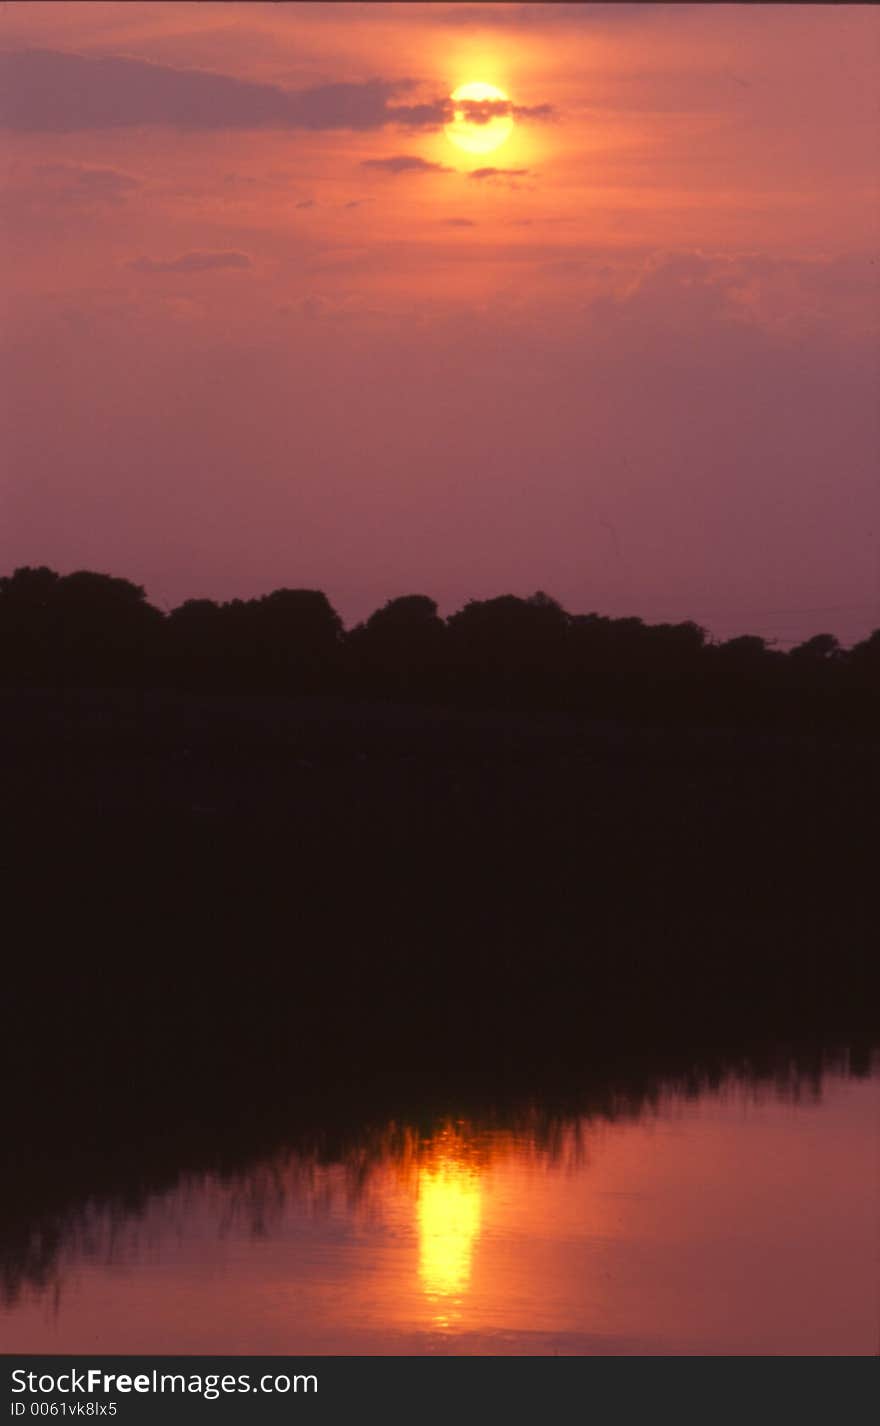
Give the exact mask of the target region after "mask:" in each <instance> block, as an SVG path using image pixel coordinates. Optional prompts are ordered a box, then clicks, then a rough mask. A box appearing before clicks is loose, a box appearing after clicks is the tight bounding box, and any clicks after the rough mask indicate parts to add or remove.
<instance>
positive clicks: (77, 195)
mask: <svg viewBox="0 0 880 1426" xmlns="http://www.w3.org/2000/svg"><path fill="white" fill-rule="evenodd" d="M34 173H35V174H37V175H38V176H39V177H40V178H48V179H51V180H53V181H54V186H55V187H56V188H57V190H58V192H59V194H64V195H66V196H69V197H70V198H72V199H73V200H74V201H77V200H82V201H83V202H93V201H99V202H101V201H103V202H107V203H119V202H121V201H122V200H123V199H124V198H125V196H126V194H128V193H130V192H131V191H132V190H133V189H135V188H139V187H140V183H139V181H138V180H137V179H136V178H132V176H131V174H129V173H120V171H119V170H118V169H115V168H90V167H88V166H87V165H85V164H77V163H41V164H38V165H37V166H36V167H35V169H34Z"/></svg>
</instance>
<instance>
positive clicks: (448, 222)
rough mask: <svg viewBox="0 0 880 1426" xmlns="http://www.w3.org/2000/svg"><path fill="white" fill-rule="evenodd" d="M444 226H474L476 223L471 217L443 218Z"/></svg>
mask: <svg viewBox="0 0 880 1426" xmlns="http://www.w3.org/2000/svg"><path fill="white" fill-rule="evenodd" d="M443 226H444V228H475V227H476V226H477V225H476V223H475V222H474V221H473V220H472V219H471V218H444V219H443Z"/></svg>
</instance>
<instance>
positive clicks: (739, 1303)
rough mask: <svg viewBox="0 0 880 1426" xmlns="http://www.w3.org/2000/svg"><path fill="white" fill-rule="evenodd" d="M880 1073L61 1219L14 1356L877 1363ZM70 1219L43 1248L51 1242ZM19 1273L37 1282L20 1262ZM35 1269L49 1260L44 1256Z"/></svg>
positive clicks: (9, 1328)
mask: <svg viewBox="0 0 880 1426" xmlns="http://www.w3.org/2000/svg"><path fill="white" fill-rule="evenodd" d="M878 1123H880V1073H878V1066H877V1065H876V1063H875V1065H874V1068H873V1072H872V1073H870V1074H869V1075H868V1076H863V1077H861V1078H850V1077H848V1076H847V1075H846V1074H844V1073H840V1072H835V1073H830V1074H826V1075H825V1076H824V1078H823V1080H822V1083H821V1088H820V1087H818V1086H817V1085H816V1084H814V1083H812V1084H800V1083H794V1084H793V1083H788V1084H787V1085H785V1086H777V1087H773V1086H772V1085H771V1086H766V1085H765V1086H763V1087H755V1086H754V1085H749V1084H748V1083H746V1082H744V1081H741V1080H736V1079H734V1078H730V1079H728V1080H727V1081H725V1082H724V1083H722V1084H721V1085H720V1086H717V1087H714V1088H711V1089H710V1088H707V1087H704V1088H703V1089H702V1090H700V1091H699V1092H698V1093H690V1094H688V1093H683V1092H681V1091H679V1090H669V1089H667V1090H665V1091H663V1092H661V1093H660V1094H659V1096H658V1097H657V1098H656V1100H655V1101H654V1102H643V1103H642V1104H641V1105H640V1106H639V1107H638V1109H635V1108H632V1107H631V1108H629V1109H627V1108H626V1107H623V1108H622V1109H620V1110H619V1111H618V1112H611V1113H607V1114H596V1113H593V1114H590V1113H586V1114H570V1115H567V1116H566V1115H561V1116H553V1115H547V1114H542V1113H540V1112H537V1111H530V1112H524V1113H522V1114H521V1115H520V1116H519V1117H518V1118H514V1119H513V1120H512V1121H511V1122H509V1123H498V1122H481V1121H479V1120H478V1119H474V1118H460V1119H453V1118H444V1119H440V1120H438V1121H435V1122H434V1123H433V1124H432V1125H426V1126H422V1127H420V1128H416V1127H414V1126H413V1125H411V1124H401V1123H394V1122H392V1123H390V1124H387V1125H385V1126H384V1127H379V1128H377V1129H375V1130H374V1131H366V1130H365V1131H364V1132H363V1134H362V1135H361V1136H360V1137H359V1138H356V1139H354V1140H352V1141H351V1142H350V1143H349V1144H348V1146H347V1148H346V1149H345V1151H344V1152H341V1153H339V1154H338V1156H335V1157H334V1155H332V1154H331V1155H327V1154H323V1155H322V1153H321V1152H319V1151H312V1150H307V1149H305V1148H303V1147H298V1148H296V1149H288V1150H285V1151H283V1152H279V1153H278V1154H275V1155H274V1156H272V1157H271V1158H269V1159H266V1160H263V1161H261V1162H256V1163H253V1164H251V1165H250V1167H248V1168H247V1169H245V1170H243V1171H241V1172H237V1173H232V1174H226V1175H222V1174H218V1173H203V1174H191V1175H188V1176H185V1177H183V1178H181V1179H180V1180H179V1181H178V1182H177V1183H176V1184H175V1185H174V1186H172V1187H170V1188H169V1190H168V1191H166V1192H152V1193H148V1194H146V1196H145V1197H144V1198H143V1199H142V1201H140V1202H137V1201H136V1198H135V1197H134V1196H133V1195H132V1196H130V1198H129V1201H128V1203H127V1204H121V1203H119V1202H116V1203H115V1204H113V1203H106V1204H104V1205H103V1206H102V1205H100V1204H98V1203H95V1204H93V1205H91V1206H85V1207H80V1209H78V1210H77V1211H76V1212H72V1213H70V1214H69V1215H68V1217H67V1218H66V1219H65V1220H64V1222H63V1224H61V1223H60V1220H59V1221H56V1222H55V1224H54V1231H55V1232H56V1235H57V1237H58V1240H59V1248H58V1252H57V1254H56V1256H55V1258H54V1260H53V1265H52V1269H51V1271H50V1272H44V1273H43V1276H42V1277H41V1278H39V1277H38V1275H36V1274H34V1273H32V1274H31V1276H30V1278H28V1275H27V1271H26V1270H22V1271H20V1272H19V1276H18V1279H17V1280H13V1279H14V1274H13V1275H12V1276H10V1275H9V1274H8V1273H7V1288H8V1289H10V1290H9V1291H8V1301H7V1305H6V1307H5V1308H4V1309H3V1310H2V1311H0V1336H2V1339H3V1341H4V1346H5V1349H6V1350H7V1351H41V1352H50V1351H58V1352H82V1351H88V1350H102V1351H107V1352H114V1351H115V1352H126V1351H136V1350H139V1351H145V1352H151V1351H153V1352H158V1351H171V1350H176V1351H179V1352H187V1351H193V1352H197V1351H209V1350H213V1351H217V1352H235V1351H239V1352H282V1353H295V1352H303V1353H309V1352H311V1353H368V1354H370V1353H396V1352H425V1351H440V1352H492V1353H498V1352H506V1353H524V1352H528V1353H535V1352H540V1353H545V1352H575V1353H627V1352H651V1353H669V1352H713V1353H715V1352H786V1353H791V1352H793V1353H797V1352H801V1353H811V1354H814V1353H843V1352H846V1353H864V1354H870V1353H873V1352H875V1351H876V1333H877V1286H878V1284H877V1271H878V1269H877V1263H878V1256H877V1254H878V1247H880V1242H878V1203H880V1199H878V1189H880V1184H878V1147H880V1139H878ZM51 1228H52V1225H51V1224H47V1223H46V1222H43V1223H37V1224H34V1225H32V1231H33V1232H34V1233H36V1234H37V1235H39V1234H40V1233H42V1234H43V1235H44V1241H45V1235H46V1234H47V1232H49V1231H50V1230H51ZM4 1261H5V1262H6V1263H7V1265H8V1264H9V1262H10V1261H11V1259H10V1257H9V1254H8V1252H6V1253H5V1258H4ZM17 1261H18V1263H19V1266H20V1267H22V1265H24V1264H25V1263H26V1254H22V1252H21V1251H20V1245H19V1257H18V1260H17Z"/></svg>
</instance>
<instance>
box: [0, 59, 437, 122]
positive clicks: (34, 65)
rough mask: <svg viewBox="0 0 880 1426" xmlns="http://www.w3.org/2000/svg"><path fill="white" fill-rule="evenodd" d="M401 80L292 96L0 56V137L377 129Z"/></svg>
mask: <svg viewBox="0 0 880 1426" xmlns="http://www.w3.org/2000/svg"><path fill="white" fill-rule="evenodd" d="M410 87H411V81H408V80H383V79H368V80H365V81H362V82H360V83H356V84H324V85H320V86H318V87H317V88H314V89H307V90H302V91H300V92H298V93H290V92H288V91H285V90H283V89H279V88H278V87H277V86H275V85H272V84H256V83H252V82H250V81H246V80H241V79H234V78H232V77H231V76H229V75H225V74H210V73H208V72H207V71H202V70H192V69H190V70H187V69H172V68H170V67H168V66H166V65H159V64H147V63H145V62H144V61H143V60H137V59H122V58H118V57H115V56H108V57H93V56H85V55H76V54H62V53H59V52H57V51H53V50H23V51H17V52H16V51H10V52H6V53H4V54H0V128H4V129H12V130H15V131H17V132H19V133H35V132H44V133H70V132H73V131H76V130H79V129H108V128H122V127H126V126H131V125H136V124H173V125H175V126H177V127H179V128H186V129H249V128H292V129H316V130H317V129H363V130H366V129H378V128H382V127H383V126H384V125H386V124H388V123H391V122H393V121H394V117H393V114H392V113H391V112H390V111H389V100H390V99H392V98H393V97H394V96H395V95H397V94H400V93H401V92H402V91H404V90H406V89H408V88H410Z"/></svg>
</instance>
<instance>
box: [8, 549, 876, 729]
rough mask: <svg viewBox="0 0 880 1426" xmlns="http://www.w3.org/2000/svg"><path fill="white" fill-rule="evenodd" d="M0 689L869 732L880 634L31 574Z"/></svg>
mask: <svg viewBox="0 0 880 1426" xmlns="http://www.w3.org/2000/svg"><path fill="white" fill-rule="evenodd" d="M0 682H2V683H3V684H4V685H5V686H7V687H25V686H42V685H50V686H52V685H59V686H80V687H89V686H91V687H95V686H109V687H114V686H121V687H126V686H142V687H143V686H147V687H172V688H179V689H185V690H190V691H199V692H226V693H245V692H247V693H289V694H340V693H344V694H346V695H352V696H364V697H376V698H386V699H387V698H391V699H397V700H404V701H407V700H416V701H430V702H435V703H436V702H439V703H444V702H474V701H476V702H478V703H482V704H487V703H488V704H492V705H498V706H505V707H508V706H509V707H519V708H533V709H543V710H570V711H577V712H581V713H584V714H586V715H587V716H595V717H626V718H636V719H647V720H651V719H661V720H663V719H667V718H669V717H673V718H680V717H682V716H687V717H691V718H702V719H709V720H710V721H714V720H717V719H718V718H721V719H724V720H728V721H734V722H740V721H747V722H748V721H751V720H752V719H753V718H758V719H759V720H767V719H770V720H771V721H774V720H775V719H777V718H781V719H783V720H784V721H786V722H788V721H791V720H794V721H795V722H804V721H806V722H807V723H817V724H820V725H824V724H827V723H828V722H831V723H833V724H839V723H840V722H841V720H843V721H844V722H846V723H850V724H852V723H853V722H855V723H856V724H858V725H859V726H864V727H866V728H867V727H870V726H872V724H873V722H874V719H875V718H876V712H877V702H878V697H880V629H877V630H875V631H874V632H873V633H872V634H871V635H870V636H869V637H868V638H866V639H864V640H862V641H861V642H860V643H858V644H856V645H854V646H853V647H851V648H848V649H846V648H843V647H842V646H841V644H840V643H839V641H838V640H837V638H836V637H835V636H834V635H833V634H829V633H819V634H816V635H815V636H813V637H812V638H809V639H807V640H805V641H804V642H803V643H800V644H798V645H797V646H795V647H793V648H791V649H789V650H788V651H787V652H783V651H781V650H779V649H777V648H775V647H773V646H772V644H770V643H768V641H767V640H766V639H764V638H761V637H758V636H757V635H742V636H739V637H737V638H732V639H728V640H726V641H723V642H716V641H714V640H712V639H710V638H709V637H708V635H707V633H706V631H705V630H704V629H703V628H701V627H700V626H699V625H697V624H696V623H694V622H691V621H687V622H683V623H658V624H649V623H646V622H644V621H643V620H642V619H639V618H610V617H606V616H604V615H600V614H597V613H590V614H571V613H569V612H568V611H567V610H565V609H564V608H563V607H562V605H561V604H559V603H558V602H557V601H556V600H555V599H553V598H551V597H550V596H549V595H547V594H544V593H541V592H538V593H536V594H533V595H531V596H530V597H528V598H521V597H519V596H516V595H513V594H504V595H500V596H498V597H496V598H491V599H483V600H470V601H468V602H467V603H466V604H465V605H464V607H463V608H461V609H459V610H457V611H456V612H455V613H453V614H451V615H450V616H449V617H448V618H446V619H444V618H442V617H441V616H440V614H439V613H438V609H437V604H436V602H435V601H434V600H433V599H431V598H429V597H428V596H427V595H424V594H411V595H406V596H403V597H401V598H396V599H391V600H389V601H388V602H387V603H386V604H384V605H383V606H382V608H380V609H377V610H376V611H375V612H374V613H373V614H371V615H370V617H369V618H368V619H366V620H365V621H363V622H362V623H360V624H358V625H356V626H355V627H354V628H351V629H349V630H346V629H345V627H344V625H343V622H342V620H341V618H340V617H339V615H338V614H337V612H336V611H335V610H334V608H333V607H332V605H331V603H330V601H329V600H328V598H327V596H326V595H325V594H323V593H322V592H320V591H319V590H313V589H287V588H282V589H276V590H273V591H272V592H271V593H270V594H266V595H263V596H262V597H259V598H254V599H246V600H242V599H233V600H230V601H227V602H225V603H216V602H214V601H213V600H209V599H188V600H186V601H185V602H184V603H182V604H180V605H179V606H178V607H177V608H175V609H172V610H171V612H170V613H167V614H166V613H164V612H162V611H161V610H159V609H157V608H156V607H155V606H153V605H151V604H150V603H149V602H148V600H147V598H146V593H145V590H144V589H143V587H141V586H140V585H137V584H134V583H132V582H131V581H130V580H127V579H122V578H117V577H114V576H111V575H107V574H99V573H95V572H92V571H87V570H82V571H77V572H75V573H72V574H67V575H60V574H58V573H57V572H56V571H54V570H52V569H49V568H46V567H45V566H41V567H36V568H35V567H28V566H25V567H22V568H19V569H16V570H15V571H14V573H13V574H12V575H10V576H7V577H3V578H0Z"/></svg>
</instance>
